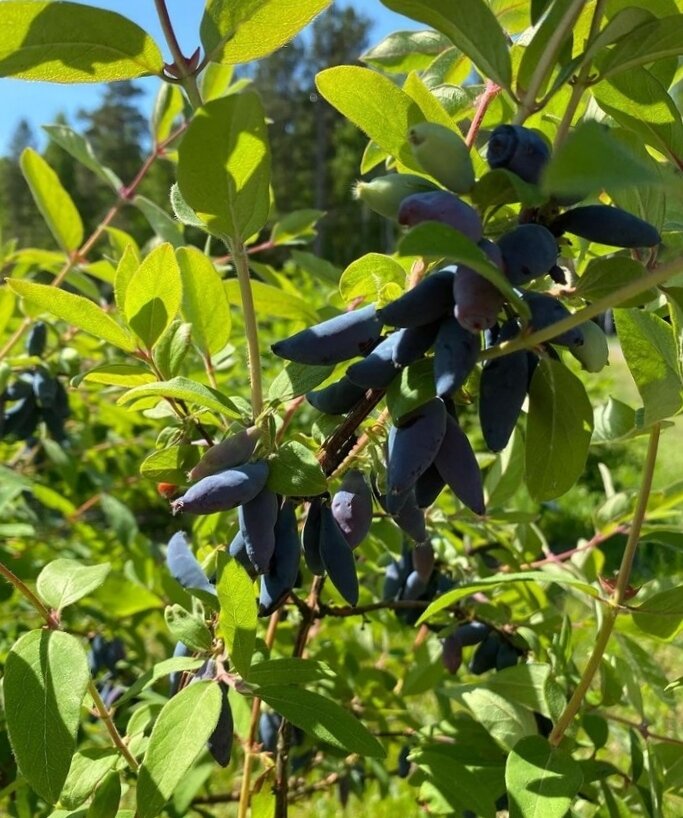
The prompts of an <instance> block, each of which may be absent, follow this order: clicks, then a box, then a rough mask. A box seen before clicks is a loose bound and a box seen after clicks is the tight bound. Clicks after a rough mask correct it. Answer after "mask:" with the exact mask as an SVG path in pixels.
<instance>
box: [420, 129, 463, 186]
mask: <svg viewBox="0 0 683 818" xmlns="http://www.w3.org/2000/svg"><path fill="white" fill-rule="evenodd" d="M408 141H409V142H410V144H411V146H412V149H413V156H414V157H415V160H416V161H417V162H418V163H419V165H420V167H421V168H422V170H423V171H424V172H425V173H428V174H429V175H430V176H433V177H434V178H435V179H436V181H437V182H439V183H440V184H442V185H443V186H444V187H447V188H448V189H449V190H452V191H453V192H454V193H468V192H469V191H470V190H472V187H473V186H474V168H473V167H472V160H471V159H470V152H469V149H468V147H467V145H466V144H465V143H464V142H463V140H462V139H461V138H460V136H459V135H458V134H457V133H455V131H452V130H451V129H450V128H447V127H446V126H445V125H439V124H438V123H436V122H420V123H419V124H418V125H415V126H414V127H412V128H411V129H410V130H409V131H408Z"/></svg>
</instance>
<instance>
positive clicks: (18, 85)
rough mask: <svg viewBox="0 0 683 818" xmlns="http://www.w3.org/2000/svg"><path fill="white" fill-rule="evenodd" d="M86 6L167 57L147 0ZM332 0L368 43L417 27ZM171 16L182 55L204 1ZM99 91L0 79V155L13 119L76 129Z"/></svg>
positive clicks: (369, 0)
mask: <svg viewBox="0 0 683 818" xmlns="http://www.w3.org/2000/svg"><path fill="white" fill-rule="evenodd" d="M87 2H88V4H89V5H93V6H100V7H102V8H107V9H110V10H112V11H117V12H119V14H123V15H125V16H126V17H129V18H130V19H131V20H133V21H135V22H136V23H137V24H138V25H139V26H141V27H142V28H143V29H145V31H147V32H148V33H149V34H151V35H152V36H153V37H154V39H155V40H156V41H157V42H158V43H159V45H160V47H161V49H162V52H163V53H164V54H165V55H166V57H167V58H168V49H167V48H166V44H165V42H164V39H163V35H162V33H161V28H160V26H159V22H158V20H157V17H156V13H155V11H154V3H153V2H152V0H87ZM336 2H337V3H338V4H339V5H341V6H348V5H352V6H354V7H355V8H356V9H357V10H358V11H359V12H361V13H363V14H365V15H366V16H368V17H370V18H371V19H373V20H374V28H373V30H372V31H371V33H370V42H371V43H376V42H378V41H379V40H381V39H382V38H383V37H384V36H385V35H386V34H389V33H390V32H392V31H397V30H400V29H414V28H420V26H418V25H417V24H416V23H415V22H414V21H412V20H408V19H406V18H405V17H401V16H400V15H398V14H395V13H394V12H391V11H389V10H388V9H386V8H385V7H384V6H382V5H381V4H380V3H379V2H378V0H346V2H340V0H336ZM167 5H168V9H169V12H170V15H171V19H172V20H173V22H174V28H175V30H176V34H177V36H178V39H179V40H180V45H181V47H182V48H183V50H184V53H185V54H189V53H191V52H192V51H193V50H194V48H195V47H196V46H197V45H198V42H199V40H198V31H199V21H200V19H201V15H202V10H203V7H204V3H203V2H201V0H167ZM138 82H139V84H140V85H141V86H142V87H144V88H145V90H146V91H147V92H148V95H147V101H146V104H147V106H148V107H149V106H150V105H151V100H152V98H153V95H154V94H155V93H156V90H157V88H158V84H159V80H157V79H156V78H154V77H148V78H145V79H143V80H139V81H138ZM101 92H102V86H101V85H94V84H93V85H90V84H83V85H58V84H52V83H42V82H25V81H21V80H12V79H0V110H2V112H3V115H2V117H0V155H2V154H3V153H5V151H6V149H7V144H8V141H9V139H10V137H11V135H12V133H13V132H14V129H15V127H16V124H17V122H18V121H19V120H20V119H21V118H22V117H23V118H25V119H28V120H29V122H30V123H31V125H32V126H33V128H34V130H35V131H36V133H39V132H40V125H41V124H47V123H50V122H52V121H53V120H54V117H55V115H56V114H57V113H58V112H60V111H64V112H65V113H66V114H67V116H68V117H69V120H70V122H71V124H72V125H73V126H74V127H78V123H77V122H76V118H75V114H76V111H78V110H79V109H80V108H86V109H88V108H95V107H97V105H98V103H99V99H100V95H101Z"/></svg>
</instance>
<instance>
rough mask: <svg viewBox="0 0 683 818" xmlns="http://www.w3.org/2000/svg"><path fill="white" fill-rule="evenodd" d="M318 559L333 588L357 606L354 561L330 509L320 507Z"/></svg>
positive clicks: (324, 505) (357, 587)
mask: <svg viewBox="0 0 683 818" xmlns="http://www.w3.org/2000/svg"><path fill="white" fill-rule="evenodd" d="M320 558H321V560H322V562H323V565H324V566H325V570H326V571H327V576H328V578H329V580H330V582H331V583H332V584H333V585H334V587H335V588H336V589H337V590H338V591H339V593H340V594H341V595H342V596H343V597H344V599H345V600H346V601H347V602H348V603H349V605H357V604H358V594H359V586H358V574H357V573H356V560H355V559H354V556H353V551H352V550H351V548H350V546H349V544H348V542H347V541H346V538H345V537H344V534H343V532H342V530H341V528H339V526H338V525H337V521H336V520H335V519H334V516H333V514H332V509H331V508H330V507H329V506H328V505H326V504H324V503H323V505H322V506H321V507H320Z"/></svg>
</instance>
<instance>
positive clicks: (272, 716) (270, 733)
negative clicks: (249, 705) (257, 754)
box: [258, 712, 282, 753]
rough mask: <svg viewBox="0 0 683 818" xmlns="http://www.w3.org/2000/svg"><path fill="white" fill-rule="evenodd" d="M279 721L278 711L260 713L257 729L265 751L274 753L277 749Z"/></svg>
mask: <svg viewBox="0 0 683 818" xmlns="http://www.w3.org/2000/svg"><path fill="white" fill-rule="evenodd" d="M281 722H282V716H281V715H280V714H279V713H273V712H267V713H266V712H263V713H261V718H260V719H259V723H258V730H259V736H260V738H261V744H262V745H263V749H264V750H265V751H266V752H267V753H274V752H275V750H276V749H277V733H278V730H279V729H280V724H281Z"/></svg>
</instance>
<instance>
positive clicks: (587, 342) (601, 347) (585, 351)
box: [569, 321, 609, 372]
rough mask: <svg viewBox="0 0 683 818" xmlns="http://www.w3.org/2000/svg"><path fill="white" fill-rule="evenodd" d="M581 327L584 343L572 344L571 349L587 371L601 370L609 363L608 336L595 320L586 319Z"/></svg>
mask: <svg viewBox="0 0 683 818" xmlns="http://www.w3.org/2000/svg"><path fill="white" fill-rule="evenodd" d="M579 329H580V330H581V333H582V335H583V344H581V345H580V346H570V347H569V351H570V352H571V354H572V355H573V356H574V357H575V358H576V360H577V361H579V363H580V364H581V366H582V367H583V368H584V369H585V370H586V372H600V370H601V369H603V368H604V367H605V366H607V365H608V364H609V345H608V343H607V336H606V335H605V333H604V332H603V331H602V330H601V329H600V327H599V326H598V325H597V324H596V323H595V321H586V322H585V323H584V324H581V325H580V326H579Z"/></svg>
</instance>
